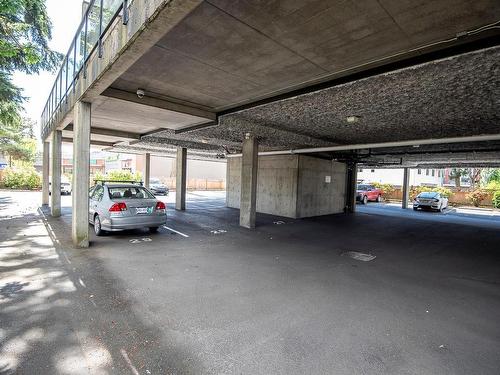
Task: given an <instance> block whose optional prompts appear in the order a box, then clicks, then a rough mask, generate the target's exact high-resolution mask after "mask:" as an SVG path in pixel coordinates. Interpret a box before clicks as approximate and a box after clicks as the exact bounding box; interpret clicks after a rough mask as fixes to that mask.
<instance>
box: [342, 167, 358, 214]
mask: <svg viewBox="0 0 500 375" xmlns="http://www.w3.org/2000/svg"><path fill="white" fill-rule="evenodd" d="M346 172H347V174H346V189H345V192H346V194H345V212H346V213H354V212H356V190H357V184H358V164H357V163H348V164H347V169H346Z"/></svg>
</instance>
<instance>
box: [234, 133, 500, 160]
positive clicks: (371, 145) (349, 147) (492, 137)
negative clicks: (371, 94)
mask: <svg viewBox="0 0 500 375" xmlns="http://www.w3.org/2000/svg"><path fill="white" fill-rule="evenodd" d="M498 140H500V134H485V135H473V136H468V137H449V138H429V139H415V140H410V141H395V142H379V143H361V144H351V145H340V146H327V147H312V148H299V149H292V150H279V151H261V152H259V156H271V155H291V154H312V153H316V152H334V151H349V150H363V149H371V148H387V147H405V146H415V147H418V146H421V145H436V144H443V143H466V142H484V141H498ZM241 155H242V154H227V155H226V157H227V158H236V157H241Z"/></svg>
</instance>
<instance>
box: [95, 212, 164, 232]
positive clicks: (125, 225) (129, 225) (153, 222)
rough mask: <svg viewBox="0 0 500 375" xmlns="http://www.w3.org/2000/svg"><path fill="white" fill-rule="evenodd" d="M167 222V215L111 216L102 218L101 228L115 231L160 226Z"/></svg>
mask: <svg viewBox="0 0 500 375" xmlns="http://www.w3.org/2000/svg"><path fill="white" fill-rule="evenodd" d="M166 223H167V215H151V216H133V217H112V218H110V219H106V220H102V222H101V227H102V229H103V230H107V231H115V230H125V229H137V228H149V227H160V226H162V225H164V224H166Z"/></svg>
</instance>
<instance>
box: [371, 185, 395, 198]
mask: <svg viewBox="0 0 500 375" xmlns="http://www.w3.org/2000/svg"><path fill="white" fill-rule="evenodd" d="M372 185H373V186H375V187H376V188H377V189H380V190H382V196H383V197H384V198H387V197H389V196H390V195H391V194H392V193H394V190H395V188H394V186H393V185H391V184H382V183H380V182H372Z"/></svg>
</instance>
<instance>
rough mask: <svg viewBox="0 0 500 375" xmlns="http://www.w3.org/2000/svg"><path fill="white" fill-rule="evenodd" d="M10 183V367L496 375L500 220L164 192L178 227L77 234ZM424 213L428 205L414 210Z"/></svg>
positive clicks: (0, 241)
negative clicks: (272, 209) (83, 244)
mask: <svg viewBox="0 0 500 375" xmlns="http://www.w3.org/2000/svg"><path fill="white" fill-rule="evenodd" d="M40 198H41V197H40V193H23V192H6V191H0V322H1V323H0V374H35V373H36V374H223V373H225V374H304V373H307V374H467V375H469V374H492V375H493V374H494V375H497V374H498V369H499V368H500V355H499V354H500V321H499V319H498V316H499V314H498V311H500V247H499V246H498V244H499V243H500V231H499V230H498V228H499V222H498V218H497V217H494V216H491V217H489V218H488V219H484V218H474V217H472V218H471V217H458V218H454V217H452V216H453V215H442V214H436V215H434V214H433V213H426V212H422V213H421V212H413V211H411V210H408V212H405V211H403V210H401V209H398V208H390V207H385V208H384V207H383V206H379V205H367V206H365V207H359V206H358V213H356V214H354V215H343V214H340V215H330V216H324V217H317V218H310V219H298V220H294V219H288V218H281V217H274V216H270V215H257V228H256V229H255V230H247V229H243V228H240V227H239V226H238V211H237V210H234V209H228V208H225V207H224V193H219V192H212V193H205V192H195V193H194V194H189V195H188V202H187V208H188V210H187V211H186V212H176V211H175V210H173V209H172V208H173V205H172V202H173V199H174V197H173V195H171V196H169V197H163V198H162V199H163V200H165V201H166V202H167V206H168V208H169V209H168V217H169V219H168V223H167V226H166V227H164V228H161V229H160V231H159V233H157V234H150V233H148V232H147V231H142V230H135V231H127V232H123V233H113V234H108V235H106V236H104V237H99V238H95V237H94V236H93V237H92V246H91V247H90V248H89V249H85V250H81V249H80V250H77V249H73V248H72V246H71V243H70V222H71V216H70V214H71V209H70V207H69V204H70V201H71V198H70V197H63V205H64V207H63V216H62V217H61V218H57V219H55V218H51V217H50V216H48V215H47V214H46V213H45V212H44V211H42V210H39V209H38V205H39V201H40ZM417 214H418V215H417Z"/></svg>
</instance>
